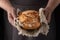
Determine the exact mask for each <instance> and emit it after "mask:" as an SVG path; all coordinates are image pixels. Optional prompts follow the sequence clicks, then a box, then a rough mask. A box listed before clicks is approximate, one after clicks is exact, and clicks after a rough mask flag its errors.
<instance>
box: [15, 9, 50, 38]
mask: <svg viewBox="0 0 60 40" xmlns="http://www.w3.org/2000/svg"><path fill="white" fill-rule="evenodd" d="M43 10H44V9H43V8H40V9H39V16H40V22H41V27H40V28H39V29H38V30H34V31H27V30H24V29H22V28H21V27H20V26H23V24H21V23H20V22H19V21H18V19H17V18H16V19H15V25H16V28H17V30H18V31H19V32H18V35H23V36H28V37H37V36H38V35H39V34H40V33H41V34H43V35H46V36H47V34H48V32H49V25H48V23H47V20H46V17H45V15H44V12H43Z"/></svg>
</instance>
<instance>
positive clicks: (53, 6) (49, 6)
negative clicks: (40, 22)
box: [45, 0, 59, 12]
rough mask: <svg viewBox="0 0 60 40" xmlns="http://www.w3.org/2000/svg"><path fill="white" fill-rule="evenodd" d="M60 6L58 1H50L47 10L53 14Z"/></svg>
mask: <svg viewBox="0 0 60 40" xmlns="http://www.w3.org/2000/svg"><path fill="white" fill-rule="evenodd" d="M58 5H59V2H58V0H49V1H48V4H47V6H46V8H45V9H47V10H50V11H51V12H53V11H54V9H55V8H56V7H57V6H58Z"/></svg>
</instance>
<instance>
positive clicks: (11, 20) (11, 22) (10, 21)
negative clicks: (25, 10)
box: [8, 13, 15, 26]
mask: <svg viewBox="0 0 60 40" xmlns="http://www.w3.org/2000/svg"><path fill="white" fill-rule="evenodd" d="M8 20H9V23H10V24H11V25H12V26H15V25H14V20H13V17H12V15H11V14H10V13H9V14H8Z"/></svg>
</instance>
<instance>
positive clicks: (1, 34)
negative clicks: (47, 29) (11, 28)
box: [0, 5, 60, 40]
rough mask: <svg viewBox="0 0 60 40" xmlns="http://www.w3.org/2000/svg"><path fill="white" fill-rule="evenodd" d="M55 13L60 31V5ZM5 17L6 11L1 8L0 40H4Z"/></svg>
mask: <svg viewBox="0 0 60 40" xmlns="http://www.w3.org/2000/svg"><path fill="white" fill-rule="evenodd" d="M53 13H55V15H54V16H55V21H56V27H57V28H58V30H60V29H59V26H60V25H59V24H60V5H58V6H57V7H56V9H55V10H54V12H53ZM3 15H4V10H3V9H1V8H0V40H3V39H4V18H3Z"/></svg>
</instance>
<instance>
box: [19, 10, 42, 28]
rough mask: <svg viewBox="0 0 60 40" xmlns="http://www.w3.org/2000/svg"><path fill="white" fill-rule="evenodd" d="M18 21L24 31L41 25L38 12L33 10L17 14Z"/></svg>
mask: <svg viewBox="0 0 60 40" xmlns="http://www.w3.org/2000/svg"><path fill="white" fill-rule="evenodd" d="M18 19H19V21H20V22H21V23H22V24H23V28H24V29H37V28H39V27H40V25H41V24H40V18H39V15H38V12H37V11H35V10H27V11H23V12H22V13H19V16H18Z"/></svg>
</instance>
